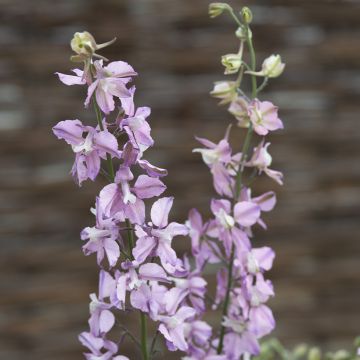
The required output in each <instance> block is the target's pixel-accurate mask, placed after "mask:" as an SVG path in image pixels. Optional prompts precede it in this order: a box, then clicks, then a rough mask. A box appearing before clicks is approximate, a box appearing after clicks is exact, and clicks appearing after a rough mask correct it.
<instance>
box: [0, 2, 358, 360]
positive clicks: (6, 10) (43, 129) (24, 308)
mask: <svg viewBox="0 0 360 360" xmlns="http://www.w3.org/2000/svg"><path fill="white" fill-rule="evenodd" d="M232 4H234V5H235V4H237V5H238V6H239V7H240V4H241V2H240V1H239V2H237V1H232ZM207 5H208V1H205V0H192V1H190V0H127V1H125V0H116V1H115V0H106V1H95V0H93V1H89V0H61V1H50V0H47V1H46V0H34V1H30V0H1V1H0V20H1V22H0V48H1V52H0V79H1V83H0V131H1V132H0V152H1V160H0V186H1V190H0V211H1V227H0V233H1V240H0V241H1V251H0V289H1V296H0V358H1V359H8V360H17V359H23V358H24V357H25V358H26V359H29V360H35V359H36V360H43V359H44V360H45V359H50V358H51V359H52V360H58V359H59V360H60V359H79V358H81V357H82V356H81V350H82V349H81V347H80V345H79V344H78V342H77V339H76V336H77V334H78V333H79V332H80V331H82V330H83V329H86V327H87V324H86V321H87V316H88V308H87V306H88V294H89V293H90V292H93V291H94V290H95V289H96V281H97V278H96V273H97V269H96V265H95V258H94V257H93V256H92V257H84V256H83V254H82V252H81V250H80V247H81V242H80V240H79V238H78V233H79V231H80V229H82V228H83V227H84V226H87V225H90V224H92V222H93V220H92V218H91V216H90V214H89V211H88V209H89V207H90V205H91V204H92V202H93V199H94V196H95V194H96V192H97V191H98V189H99V187H100V184H97V185H92V184H89V183H88V184H86V185H84V186H83V188H82V189H80V190H79V189H78V188H77V187H76V186H75V185H74V183H73V182H72V180H71V179H70V176H69V175H68V172H69V169H70V167H71V164H72V153H71V151H70V149H69V147H67V146H66V145H65V143H63V142H60V141H57V140H56V139H55V138H54V137H53V135H52V133H51V127H52V126H53V125H54V124H55V123H56V122H58V121H60V120H63V119H68V118H70V119H72V118H77V117H78V118H80V119H82V120H84V121H92V120H93V118H92V114H91V112H90V111H89V112H86V111H85V110H84V109H83V106H82V101H83V99H84V93H83V92H82V91H83V89H80V88H78V87H72V88H68V87H65V86H63V85H62V84H60V83H59V82H58V80H57V79H56V77H55V76H54V75H53V73H54V72H55V71H63V72H68V71H69V69H70V68H71V67H73V64H70V63H69V61H68V58H69V56H70V50H69V46H68V42H69V40H70V38H71V36H72V34H73V33H74V32H75V31H81V30H85V29H87V30H89V31H90V32H92V33H93V34H95V36H96V38H97V39H98V40H99V42H103V41H107V40H109V39H111V38H112V37H113V36H117V37H118V41H117V42H116V44H115V45H114V46H113V47H111V49H109V50H107V51H106V52H105V54H106V55H107V56H108V57H110V58H111V59H114V60H115V59H122V60H126V61H128V62H130V63H131V64H132V65H133V66H134V67H135V68H136V70H137V71H138V72H139V73H140V75H141V76H140V78H139V79H138V80H137V81H136V83H137V86H138V92H137V97H136V102H137V104H138V105H145V104H146V105H149V106H151V107H152V109H153V114H152V116H151V124H152V127H153V135H154V138H155V139H156V147H155V148H154V149H152V150H150V151H149V152H148V158H149V159H150V160H152V161H154V162H155V163H156V164H158V165H161V166H164V167H166V168H168V169H169V172H170V175H169V176H168V178H167V179H166V181H167V185H168V188H169V190H168V192H167V194H174V195H175V196H176V203H175V209H174V212H173V215H172V217H173V219H177V220H184V219H185V217H186V214H187V211H188V210H189V208H190V207H192V206H196V207H198V208H200V209H201V210H202V212H203V213H206V212H207V211H208V210H207V208H208V204H209V198H210V196H211V195H212V194H213V192H212V189H211V185H210V176H209V173H208V170H207V169H206V167H205V166H204V165H203V164H202V163H201V161H200V159H199V156H198V155H197V154H192V153H191V150H192V148H193V147H195V146H196V142H195V141H194V139H193V134H198V135H202V136H205V137H209V138H211V139H213V140H218V139H220V137H221V136H222V134H223V131H224V128H225V126H226V124H227V123H228V122H229V121H230V119H231V117H230V116H229V115H228V114H226V112H225V111H224V110H223V109H220V108H218V107H217V105H216V101H215V100H214V99H211V98H210V97H209V95H208V92H209V90H210V89H211V87H212V82H213V81H215V80H220V79H222V78H223V75H222V68H221V66H220V65H219V57H220V56H221V55H222V54H225V53H229V52H234V51H235V50H236V47H237V43H236V41H235V39H234V37H233V31H234V30H235V28H234V26H233V23H232V22H231V20H230V19H228V18H226V17H224V18H220V19H215V20H210V19H209V18H208V16H207ZM248 5H251V6H252V9H253V12H254V17H255V20H254V26H253V32H254V41H255V47H256V49H257V54H258V64H259V65H260V64H261V61H262V59H263V58H264V57H265V56H267V55H268V54H270V53H280V54H281V55H282V56H283V58H284V60H285V61H286V63H287V67H286V72H285V74H284V75H283V77H281V78H280V79H278V80H276V81H273V82H272V84H271V85H270V86H269V87H268V89H267V92H266V93H264V94H263V98H265V97H267V98H269V99H271V100H272V101H274V102H275V103H276V104H277V105H279V106H280V108H281V111H280V115H281V117H282V118H283V120H284V123H285V126H286V129H285V130H284V131H282V132H279V133H277V134H276V135H272V136H271V141H272V147H271V149H272V154H273V156H274V166H273V167H274V168H276V169H281V170H282V171H284V173H285V175H286V184H285V186H284V187H283V188H280V187H279V186H277V185H276V184H274V183H273V182H271V181H270V180H269V181H268V180H266V179H262V180H261V181H260V182H259V183H258V185H257V191H262V190H266V189H274V190H276V191H277V193H278V196H279V203H278V206H277V208H276V210H275V211H274V212H273V213H272V214H271V215H269V216H268V217H267V220H268V223H269V224H270V229H269V231H268V232H266V233H264V232H259V233H258V234H257V235H258V237H257V239H259V240H255V241H259V243H268V244H271V245H272V246H273V247H274V248H275V249H276V252H277V259H276V262H275V269H274V271H273V272H272V279H273V280H274V283H275V286H276V290H277V295H276V298H275V300H273V301H272V307H273V309H274V311H275V313H276V317H277V321H278V326H277V330H276V335H278V336H279V337H280V339H281V340H282V341H284V342H285V343H286V344H287V345H292V344H294V343H297V342H300V341H310V342H312V343H318V344H321V345H324V346H326V347H330V348H334V347H337V346H346V347H349V346H350V344H351V339H352V338H353V337H354V336H355V335H358V334H359V323H360V306H359V301H360V288H359V280H360V270H359V256H360V241H359V240H360V236H359V232H360V225H359V211H360V190H359V181H360V163H359V155H360V145H359V141H360V125H359V121H360V118H359V115H360V102H359V94H360V73H359V68H360V61H359V56H360V55H359V54H360V41H359V38H360V37H359V35H360V21H359V19H360V3H359V1H356V0H354V1H340V0H338V1H325V0H322V1H320V0H318V1H316V0H312V1H311V0H307V1H306V0H298V1H289V0H288V1H286V0H282V1H281V0H271V1H270V0H267V1H265V0H261V1H260V0H259V1H250V2H249V3H248ZM235 140H236V139H235ZM239 140H240V138H237V142H238V143H239V144H240V141H239ZM184 246H185V247H186V245H184V244H182V245H181V244H180V247H183V248H184ZM135 358H136V357H135ZM166 358H170V356H169V355H168V356H166ZM171 358H174V357H171Z"/></svg>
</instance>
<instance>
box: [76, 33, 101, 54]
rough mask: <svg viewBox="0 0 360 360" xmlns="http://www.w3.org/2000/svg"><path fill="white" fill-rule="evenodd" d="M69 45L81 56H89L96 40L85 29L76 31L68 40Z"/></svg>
mask: <svg viewBox="0 0 360 360" xmlns="http://www.w3.org/2000/svg"><path fill="white" fill-rule="evenodd" d="M70 46H71V49H72V50H73V51H74V52H75V53H76V54H78V55H80V56H81V57H91V56H92V55H93V53H94V52H95V50H96V41H95V39H94V37H93V36H92V35H91V34H90V33H89V32H87V31H83V32H76V33H75V34H74V37H73V38H72V40H71V42H70Z"/></svg>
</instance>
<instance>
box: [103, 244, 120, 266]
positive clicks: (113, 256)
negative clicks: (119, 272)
mask: <svg viewBox="0 0 360 360" xmlns="http://www.w3.org/2000/svg"><path fill="white" fill-rule="evenodd" d="M104 250H105V253H106V256H107V258H108V261H109V265H110V266H111V267H113V266H114V265H116V262H117V261H118V259H119V256H120V248H119V245H118V243H117V242H116V241H115V240H112V239H105V240H104Z"/></svg>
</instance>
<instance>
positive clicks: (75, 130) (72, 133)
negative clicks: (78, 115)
mask: <svg viewBox="0 0 360 360" xmlns="http://www.w3.org/2000/svg"><path fill="white" fill-rule="evenodd" d="M52 130H53V133H54V134H55V136H56V137H57V138H58V139H63V140H65V141H66V142H67V143H68V144H70V145H80V144H82V143H83V142H84V139H83V137H82V134H83V132H84V127H83V124H82V122H81V121H80V120H77V119H76V120H64V121H60V122H59V123H57V124H56V125H55V126H54V127H53V128H52Z"/></svg>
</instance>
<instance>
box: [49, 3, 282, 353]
mask: <svg viewBox="0 0 360 360" xmlns="http://www.w3.org/2000/svg"><path fill="white" fill-rule="evenodd" d="M223 12H228V13H229V14H230V15H231V17H232V18H233V19H234V20H235V23H236V26H237V30H236V36H237V38H238V39H239V43H240V44H239V50H238V52H237V53H235V54H228V55H225V56H223V57H222V64H223V65H224V66H225V74H226V75H233V76H235V77H236V78H235V80H231V81H229V80H224V81H221V82H218V83H216V84H215V86H214V89H213V91H212V92H211V94H212V95H213V96H214V97H216V98H219V99H220V100H221V102H220V104H222V105H227V106H228V111H229V112H230V113H231V114H233V115H234V118H235V125H236V126H232V125H230V126H228V128H227V130H226V131H225V130H224V132H225V135H224V137H223V138H222V139H221V140H220V141H219V142H218V143H215V142H212V141H210V140H207V139H203V138H197V140H198V141H199V142H200V143H201V144H202V145H203V148H197V149H194V152H197V153H200V154H201V156H202V158H203V160H204V162H205V164H206V165H207V166H208V167H209V169H210V171H211V174H212V177H213V184H214V188H215V190H216V192H217V195H218V196H217V197H216V198H213V199H212V200H211V206H210V207H211V211H212V214H213V217H212V218H210V219H209V220H208V221H206V222H203V220H202V217H201V215H200V213H199V212H198V211H197V210H196V209H192V210H191V211H190V213H189V218H188V220H187V221H186V223H185V224H181V223H177V222H170V221H169V213H170V210H171V207H172V205H173V201H174V198H173V197H171V196H165V197H161V195H162V194H163V192H164V191H165V190H166V186H165V184H164V183H163V181H162V180H161V178H162V177H164V176H166V175H167V171H166V170H165V169H162V168H159V167H157V166H155V165H152V164H151V163H149V162H148V161H147V160H146V159H145V158H144V154H145V152H146V150H147V149H149V148H150V147H152V146H154V140H153V138H152V136H151V127H150V125H149V122H148V117H149V115H150V112H151V110H150V108H148V107H138V108H137V107H136V106H135V104H134V95H135V90H136V89H135V86H133V85H131V82H132V80H133V78H134V77H136V76H137V73H136V71H135V70H134V69H133V67H132V66H131V65H129V64H128V63H126V62H123V61H115V62H110V63H107V61H108V60H107V59H106V58H104V57H103V56H102V55H99V54H98V53H97V51H98V50H100V49H102V48H104V47H105V46H109V45H111V44H112V43H113V42H114V40H112V41H109V42H107V43H104V44H97V43H96V41H95V39H94V37H93V36H92V35H91V34H89V33H88V32H83V33H76V34H75V35H74V38H73V40H72V41H71V47H72V49H73V51H74V52H75V55H74V56H73V57H72V60H73V61H75V62H79V63H82V64H83V67H82V68H81V69H79V68H77V69H74V70H73V73H74V74H73V75H67V74H62V73H57V75H58V77H59V79H60V80H61V82H63V83H64V84H66V85H80V86H83V87H84V88H85V92H86V95H85V96H84V97H85V107H89V106H90V105H92V107H93V109H94V113H95V119H94V121H93V124H90V125H89V124H83V123H82V122H81V121H80V120H78V119H74V120H63V121H60V122H59V123H58V124H57V125H55V126H54V128H53V132H54V134H55V136H56V137H57V138H59V139H62V140H65V141H66V142H67V143H68V144H69V145H71V148H72V150H73V152H74V155H75V161H74V164H73V167H72V170H71V173H72V176H73V178H74V179H75V181H76V183H77V184H78V185H79V186H81V185H82V184H83V183H84V182H85V181H86V180H92V181H95V180H96V179H97V177H98V176H99V175H101V176H103V177H104V178H105V179H106V181H107V184H106V185H105V186H104V187H103V188H102V189H101V191H100V192H99V194H98V195H97V196H96V199H95V205H94V208H92V209H91V211H92V213H93V215H94V217H95V219H94V222H95V224H94V225H93V226H88V227H85V228H84V229H83V230H82V231H81V235H80V237H81V240H82V241H84V245H83V252H84V254H85V255H91V254H95V255H96V259H97V264H98V266H99V287H98V291H97V293H92V294H91V295H90V299H91V302H90V318H89V330H88V331H84V332H82V333H81V334H80V336H79V340H80V341H81V343H82V344H83V345H84V346H85V347H86V348H87V351H86V352H85V354H84V355H85V358H86V359H88V360H95V359H97V360H98V359H102V360H110V359H114V360H125V359H128V358H127V357H126V356H124V355H123V344H124V341H125V339H126V338H129V339H130V340H131V341H132V342H133V344H134V347H135V348H136V349H137V350H138V352H139V356H141V357H142V359H144V360H150V359H153V358H154V357H155V356H156V354H157V353H158V352H159V350H158V343H159V341H158V339H159V337H162V338H163V339H164V341H165V344H166V347H167V348H168V350H170V351H180V352H182V353H183V355H184V356H183V359H185V360H192V359H207V360H222V359H230V360H231V359H234V360H235V359H240V358H243V357H249V356H251V355H257V354H259V351H260V347H259V343H258V340H259V339H260V338H261V337H262V336H264V335H266V334H268V333H270V332H271V331H272V329H273V328H274V326H275V321H274V318H273V316H272V312H271V310H270V308H269V307H268V306H267V305H265V304H266V301H267V300H268V299H269V297H271V296H273V295H274V291H273V287H272V284H271V282H270V281H269V280H266V279H265V272H266V271H267V270H269V269H270V268H271V266H272V262H273V259H274V252H273V251H272V249H271V248H269V247H262V248H254V247H252V243H251V238H252V237H253V231H252V228H253V227H254V226H257V225H259V226H260V227H262V228H264V229H265V228H266V224H265V222H264V221H263V219H262V213H263V212H267V211H270V210H272V209H273V207H274V206H275V202H276V198H275V194H274V192H272V191H269V192H267V193H265V194H262V195H258V196H253V195H252V192H251V189H250V184H251V183H252V181H254V179H255V178H256V176H257V175H260V174H261V173H265V174H266V175H268V176H269V177H271V178H272V179H274V180H275V181H276V182H277V183H279V184H282V174H281V173H280V172H278V171H275V170H272V169H270V168H269V167H270V165H271V156H270V154H269V153H268V150H267V149H268V147H269V145H270V143H267V142H265V135H267V134H268V133H269V132H272V131H275V130H277V129H281V128H282V127H283V125H282V122H281V120H280V119H279V118H278V115H277V107H275V106H274V105H273V104H272V103H271V102H269V101H260V100H259V99H258V95H259V93H260V91H261V90H262V89H263V88H264V87H265V86H266V84H267V82H268V80H269V78H273V77H276V76H278V75H280V74H281V72H282V71H283V68H284V64H283V63H282V62H281V59H280V57H279V56H278V55H272V56H270V57H269V58H267V59H265V61H264V63H263V66H262V69H261V70H260V71H256V58H255V51H254V47H253V41H252V32H251V29H250V23H251V20H252V14H251V12H250V10H249V9H248V8H243V9H242V11H241V12H240V16H238V15H237V14H236V13H235V11H234V10H233V9H232V8H231V7H230V6H229V5H227V4H224V3H214V4H211V5H210V15H211V17H216V16H218V15H220V14H221V13H223ZM246 49H247V50H248V51H249V55H250V64H247V63H246V62H245V61H244V54H245V51H246ZM245 76H250V83H251V87H252V91H251V95H250V96H247V95H246V94H245V93H244V92H243V91H242V90H241V85H242V81H243V78H244V77H245ZM257 77H262V78H263V83H262V84H261V85H260V86H259V87H258V86H257ZM234 128H246V129H247V133H246V136H245V140H244V143H243V145H242V149H241V152H238V153H233V152H232V149H231V146H230V142H229V137H230V132H234ZM254 135H258V136H260V137H261V138H260V141H259V143H258V144H257V145H256V146H253V145H252V138H253V137H254ZM134 174H137V175H136V176H135V175H134ZM150 202H152V203H150ZM149 203H150V204H149ZM146 206H149V211H148V212H147V211H146ZM147 213H149V214H150V216H149V218H148V219H147V215H146V214H147ZM187 235H188V236H189V237H190V239H191V253H190V254H188V255H184V256H183V257H180V256H179V255H178V254H176V252H175V251H174V249H173V248H172V242H173V239H174V238H175V237H177V236H187ZM208 264H217V265H218V272H217V290H216V294H215V296H211V295H210V294H208V291H207V287H206V286H207V282H206V281H205V279H204V272H205V271H206V266H207V265H208ZM212 298H214V300H210V299H212ZM207 302H210V303H211V304H210V305H211V306H210V307H209V306H207ZM217 309H221V310H220V311H221V314H222V316H221V320H220V321H219V324H218V326H216V327H214V328H212V327H211V326H210V325H209V324H208V323H207V322H206V321H205V317H206V316H207V315H208V313H209V312H210V311H218V310H217ZM119 311H122V312H123V315H126V314H127V313H129V312H138V313H139V317H140V322H139V324H140V325H139V329H138V331H137V333H136V334H133V333H132V332H131V331H130V330H129V329H128V328H127V327H126V326H125V324H123V323H122V320H123V319H124V316H120V317H118V314H119ZM148 321H151V322H153V323H155V324H156V327H157V329H156V332H155V333H154V334H149V333H148V328H147V327H148V326H147V322H148ZM119 329H120V330H119ZM119 331H120V333H119ZM121 353H122V354H121ZM137 358H139V357H137Z"/></svg>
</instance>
